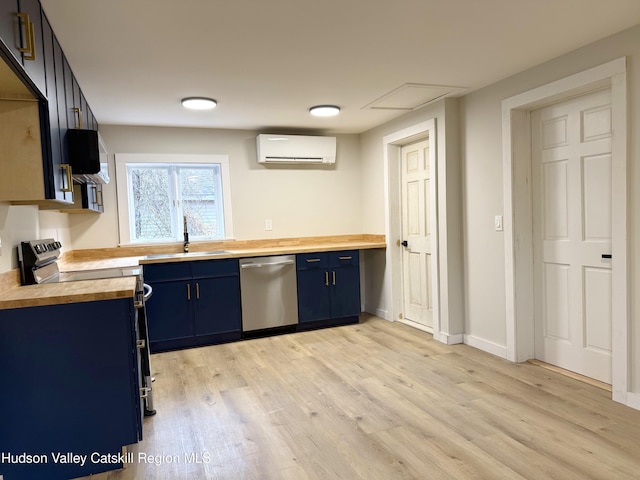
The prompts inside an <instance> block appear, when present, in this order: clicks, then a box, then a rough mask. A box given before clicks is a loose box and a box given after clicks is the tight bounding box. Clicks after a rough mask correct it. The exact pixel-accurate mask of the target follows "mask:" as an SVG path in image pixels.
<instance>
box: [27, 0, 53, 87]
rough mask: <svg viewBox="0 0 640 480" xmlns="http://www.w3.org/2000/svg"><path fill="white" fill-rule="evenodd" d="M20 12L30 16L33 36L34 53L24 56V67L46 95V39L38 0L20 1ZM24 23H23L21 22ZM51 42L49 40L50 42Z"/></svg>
mask: <svg viewBox="0 0 640 480" xmlns="http://www.w3.org/2000/svg"><path fill="white" fill-rule="evenodd" d="M20 12H21V13H26V14H27V15H29V22H31V32H32V34H33V44H32V45H31V47H32V48H33V51H32V52H28V53H23V54H22V65H23V66H24V69H25V71H26V72H27V74H28V75H29V78H31V80H32V81H33V83H35V84H36V86H37V87H38V89H39V90H40V91H41V92H42V93H43V94H44V95H46V94H47V93H46V92H47V83H46V78H45V64H44V43H45V42H44V39H43V37H42V16H41V10H40V2H39V1H38V0H20ZM21 23H22V22H21ZM50 41H51V40H50V39H49V42H50Z"/></svg>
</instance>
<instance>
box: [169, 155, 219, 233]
mask: <svg viewBox="0 0 640 480" xmlns="http://www.w3.org/2000/svg"><path fill="white" fill-rule="evenodd" d="M178 182H179V185H180V198H181V200H182V210H183V214H184V215H185V216H186V217H187V223H188V227H189V235H190V237H191V238H222V237H224V218H223V216H222V205H221V202H222V197H221V195H220V193H221V188H220V166H219V165H208V166H207V167H181V168H179V170H178Z"/></svg>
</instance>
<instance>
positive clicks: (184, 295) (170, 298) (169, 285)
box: [145, 280, 195, 342]
mask: <svg viewBox="0 0 640 480" xmlns="http://www.w3.org/2000/svg"><path fill="white" fill-rule="evenodd" d="M151 286H152V287H153V296H152V297H151V298H150V299H149V301H148V302H147V303H146V305H145V309H146V314H147V326H148V330H149V340H150V341H151V342H157V341H164V340H174V339H178V338H186V337H190V336H193V334H194V328H193V321H192V318H191V298H194V297H195V292H194V291H192V290H193V289H192V286H191V283H190V282H188V281H183V280H178V281H175V282H158V283H151Z"/></svg>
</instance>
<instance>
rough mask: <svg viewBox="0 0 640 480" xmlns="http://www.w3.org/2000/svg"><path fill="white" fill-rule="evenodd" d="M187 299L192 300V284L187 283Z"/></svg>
mask: <svg viewBox="0 0 640 480" xmlns="http://www.w3.org/2000/svg"><path fill="white" fill-rule="evenodd" d="M187 300H189V301H190V300H191V284H190V283H187Z"/></svg>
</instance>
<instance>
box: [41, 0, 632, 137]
mask: <svg viewBox="0 0 640 480" xmlns="http://www.w3.org/2000/svg"><path fill="white" fill-rule="evenodd" d="M41 2H42V5H43V7H44V10H45V12H46V14H47V16H48V18H49V20H50V22H51V24H52V26H53V29H54V31H55V32H56V35H57V37H58V39H59V41H60V43H61V45H62V48H63V50H64V51H65V53H66V55H67V58H68V60H69V63H70V65H71V68H72V69H73V71H74V73H75V75H76V77H77V79H78V82H79V83H80V86H81V88H82V89H83V91H84V93H85V95H86V97H87V100H88V102H89V104H90V105H91V107H92V109H93V112H94V114H95V116H96V117H97V119H98V122H99V123H104V124H126V125H165V126H190V127H212V128H232V129H258V130H263V131H266V130H270V129H272V130H274V131H275V130H279V131H281V130H290V131H291V132H292V133H293V132H295V131H297V130H300V131H304V130H316V131H322V132H326V133H360V132H363V131H365V130H367V129H369V128H371V127H374V126H376V125H379V124H381V123H383V122H385V121H387V120H390V119H391V118H394V117H396V116H399V115H401V114H403V113H404V112H406V111H407V110H406V109H408V108H411V107H414V106H417V105H420V104H424V102H425V101H427V100H428V99H429V98H430V97H434V96H435V97H437V96H441V95H462V94H464V93H468V92H470V91H472V90H475V89H478V88H481V87H483V86H486V85H489V84H491V83H494V82H496V81H498V80H500V79H502V78H505V77H508V76H510V75H512V74H514V73H517V72H519V71H522V70H525V69H527V68H529V67H532V66H534V65H537V64H540V63H542V62H544V61H546V60H550V59H552V58H554V57H557V56H559V55H562V54H563V53H566V52H569V51H571V50H574V49H576V48H578V47H580V46H583V45H586V44H588V43H591V42H593V41H595V40H598V39H601V38H604V37H606V36H608V35H610V34H613V33H616V32H618V31H621V30H624V29H625V28H628V27H631V26H633V25H636V24H638V23H640V1H638V0H609V1H603V0H393V1H391V0H179V1H178V0H108V1H99V0H41ZM454 87H456V88H454ZM200 95H202V96H210V97H213V98H215V99H217V100H218V107H217V108H216V109H215V110H212V111H208V112H192V111H187V110H184V109H183V108H182V106H181V105H180V99H181V98H182V97H187V96H200ZM316 104H335V105H338V106H340V107H341V108H342V114H341V115H340V116H339V117H336V118H315V117H311V116H310V115H309V114H308V108H309V107H311V106H312V105H316ZM394 107H402V108H403V109H396V108H394Z"/></svg>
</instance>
